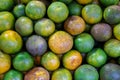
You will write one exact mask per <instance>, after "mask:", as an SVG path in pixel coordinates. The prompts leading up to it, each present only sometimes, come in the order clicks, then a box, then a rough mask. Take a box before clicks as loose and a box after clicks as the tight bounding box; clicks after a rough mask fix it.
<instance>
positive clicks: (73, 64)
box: [62, 50, 82, 70]
mask: <svg viewBox="0 0 120 80" xmlns="http://www.w3.org/2000/svg"><path fill="white" fill-rule="evenodd" d="M62 63H63V66H64V67H65V68H67V69H69V70H75V69H76V68H77V67H78V66H79V65H81V63H82V55H81V53H79V52H78V51H77V50H70V51H68V52H67V53H65V54H64V55H63V58H62Z"/></svg>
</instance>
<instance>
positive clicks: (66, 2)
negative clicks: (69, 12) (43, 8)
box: [57, 0, 73, 4]
mask: <svg viewBox="0 0 120 80" xmlns="http://www.w3.org/2000/svg"><path fill="white" fill-rule="evenodd" d="M57 1H60V2H63V3H65V4H69V3H70V2H72V1H73V0H57Z"/></svg>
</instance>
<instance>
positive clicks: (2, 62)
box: [0, 51, 11, 75]
mask: <svg viewBox="0 0 120 80" xmlns="http://www.w3.org/2000/svg"><path fill="white" fill-rule="evenodd" d="M10 67H11V57H10V56H9V55H7V54H5V53H3V52H1V51H0V75H1V74H3V73H5V72H7V71H8V70H9V69H10Z"/></svg>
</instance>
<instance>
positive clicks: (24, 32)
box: [15, 16, 33, 36]
mask: <svg viewBox="0 0 120 80" xmlns="http://www.w3.org/2000/svg"><path fill="white" fill-rule="evenodd" d="M15 30H16V31H17V32H18V33H19V34H20V35H21V36H29V35H31V34H32V32H33V22H32V20H31V19H30V18H28V17H25V16H22V17H19V18H18V19H17V20H16V22H15Z"/></svg>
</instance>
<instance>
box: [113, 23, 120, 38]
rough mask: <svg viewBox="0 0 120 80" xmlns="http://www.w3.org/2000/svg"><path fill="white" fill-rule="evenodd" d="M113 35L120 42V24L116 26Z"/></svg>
mask: <svg viewBox="0 0 120 80" xmlns="http://www.w3.org/2000/svg"><path fill="white" fill-rule="evenodd" d="M113 34H114V36H115V37H116V38H117V39H118V40H120V24H117V25H115V26H114V28H113Z"/></svg>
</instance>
